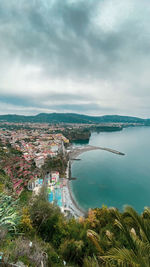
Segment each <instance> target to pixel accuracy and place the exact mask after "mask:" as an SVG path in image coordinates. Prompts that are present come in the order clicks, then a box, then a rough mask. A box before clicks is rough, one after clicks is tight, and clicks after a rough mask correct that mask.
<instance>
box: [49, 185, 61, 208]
mask: <svg viewBox="0 0 150 267" xmlns="http://www.w3.org/2000/svg"><path fill="white" fill-rule="evenodd" d="M48 201H49V202H50V203H52V202H53V201H55V202H56V204H57V205H58V206H59V207H62V192H61V189H60V188H55V190H54V193H53V192H50V193H49V194H48Z"/></svg>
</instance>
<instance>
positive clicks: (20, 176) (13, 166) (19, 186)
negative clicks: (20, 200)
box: [3, 156, 38, 195]
mask: <svg viewBox="0 0 150 267" xmlns="http://www.w3.org/2000/svg"><path fill="white" fill-rule="evenodd" d="M3 166H4V170H5V173H6V174H7V175H8V176H9V177H10V179H11V182H12V185H13V191H14V192H15V194H17V195H20V194H21V192H22V191H23V189H24V187H27V185H28V181H29V180H32V179H35V177H36V178H38V170H37V169H36V168H35V169H33V162H31V161H29V162H27V161H26V160H25V159H24V158H23V157H15V156H13V157H12V158H11V159H9V161H8V159H5V160H3Z"/></svg>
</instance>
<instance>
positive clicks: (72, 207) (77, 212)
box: [63, 161, 87, 218]
mask: <svg viewBox="0 0 150 267" xmlns="http://www.w3.org/2000/svg"><path fill="white" fill-rule="evenodd" d="M70 164H71V163H70V161H68V166H67V170H66V186H65V187H64V188H63V199H64V203H65V208H64V209H65V210H66V211H67V210H68V211H70V213H71V214H72V215H73V216H74V217H75V218H79V217H84V216H85V215H86V213H87V212H86V211H84V210H83V209H82V208H80V207H79V206H78V204H77V203H76V201H75V199H74V196H73V193H72V189H71V187H70V181H69V178H71V166H70Z"/></svg>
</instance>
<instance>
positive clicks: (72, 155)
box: [69, 145, 125, 160]
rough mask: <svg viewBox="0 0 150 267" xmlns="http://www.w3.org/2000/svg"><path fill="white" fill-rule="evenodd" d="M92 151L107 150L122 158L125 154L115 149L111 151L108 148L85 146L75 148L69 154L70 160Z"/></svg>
mask: <svg viewBox="0 0 150 267" xmlns="http://www.w3.org/2000/svg"><path fill="white" fill-rule="evenodd" d="M91 150H105V151H108V152H110V153H114V154H116V155H120V156H124V155H125V153H123V152H120V151H117V150H115V149H111V148H107V147H99V146H90V145H87V146H83V147H76V148H73V149H72V150H71V151H70V152H69V158H70V160H74V159H75V158H76V157H78V156H79V155H80V154H82V153H84V152H87V151H91Z"/></svg>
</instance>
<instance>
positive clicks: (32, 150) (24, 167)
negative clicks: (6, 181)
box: [0, 128, 69, 195]
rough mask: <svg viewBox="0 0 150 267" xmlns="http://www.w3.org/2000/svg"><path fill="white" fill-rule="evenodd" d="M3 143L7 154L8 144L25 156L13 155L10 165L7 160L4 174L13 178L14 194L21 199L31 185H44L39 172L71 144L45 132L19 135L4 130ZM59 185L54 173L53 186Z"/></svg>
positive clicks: (29, 131) (0, 137)
mask: <svg viewBox="0 0 150 267" xmlns="http://www.w3.org/2000/svg"><path fill="white" fill-rule="evenodd" d="M0 140H1V141H2V143H3V145H4V147H3V148H4V149H6V153H7V144H8V143H9V144H11V147H12V148H14V149H16V150H18V151H21V152H22V155H21V156H20V155H19V156H15V155H13V156H12V157H11V159H10V160H9V162H8V161H7V160H6V161H5V160H4V162H3V166H4V170H5V172H6V174H7V175H8V176H9V177H10V178H11V181H12V184H13V190H14V192H15V193H16V194H17V195H20V193H21V192H22V190H23V188H24V187H25V186H28V184H29V181H31V183H30V185H32V181H33V183H34V184H38V183H41V184H42V183H43V181H42V180H41V179H40V177H39V173H40V171H39V168H40V167H41V166H42V165H43V164H44V162H45V159H46V158H47V157H55V156H57V154H58V153H60V152H61V153H63V154H64V153H65V145H64V144H65V143H69V140H68V139H67V138H65V137H64V136H63V135H62V134H61V133H57V134H53V133H49V131H48V130H45V129H41V128H39V129H37V128H36V129H22V130H16V131H14V130H6V129H5V130H4V129H0ZM33 163H35V164H33ZM34 165H35V166H34ZM36 167H37V168H36ZM58 181H59V173H58V172H53V173H51V180H49V183H53V184H55V183H57V182H58Z"/></svg>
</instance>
